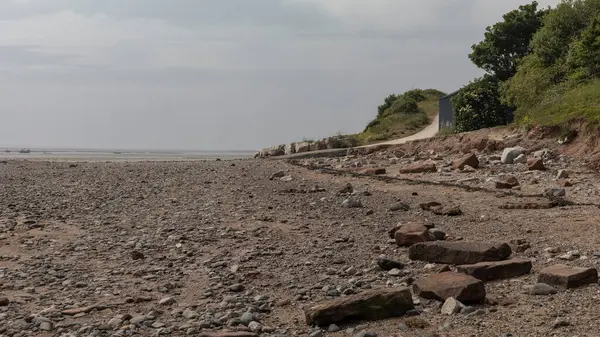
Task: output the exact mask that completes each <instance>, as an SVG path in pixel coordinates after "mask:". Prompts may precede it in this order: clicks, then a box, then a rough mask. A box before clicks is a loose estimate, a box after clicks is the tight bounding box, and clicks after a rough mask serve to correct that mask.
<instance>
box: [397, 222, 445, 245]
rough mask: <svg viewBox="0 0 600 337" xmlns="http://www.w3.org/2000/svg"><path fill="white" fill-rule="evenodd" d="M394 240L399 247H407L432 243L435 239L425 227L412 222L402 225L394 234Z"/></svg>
mask: <svg viewBox="0 0 600 337" xmlns="http://www.w3.org/2000/svg"><path fill="white" fill-rule="evenodd" d="M394 239H395V240H396V243H397V244H398V245H399V246H403V247H409V246H412V245H414V244H415V243H418V242H427V241H434V240H435V237H434V236H433V235H431V233H429V228H427V227H426V226H425V225H423V224H420V223H415V222H412V223H407V224H405V225H402V227H400V228H399V229H398V230H397V231H396V232H395V233H394Z"/></svg>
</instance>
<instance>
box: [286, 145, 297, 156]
mask: <svg viewBox="0 0 600 337" xmlns="http://www.w3.org/2000/svg"><path fill="white" fill-rule="evenodd" d="M284 151H285V154H286V155H290V154H294V153H296V143H290V144H286V145H285V150H284Z"/></svg>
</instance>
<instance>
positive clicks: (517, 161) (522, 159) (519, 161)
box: [513, 154, 527, 164]
mask: <svg viewBox="0 0 600 337" xmlns="http://www.w3.org/2000/svg"><path fill="white" fill-rule="evenodd" d="M526 163H527V157H526V156H525V155H524V154H520V155H518V156H517V158H515V159H514V160H513V164H526Z"/></svg>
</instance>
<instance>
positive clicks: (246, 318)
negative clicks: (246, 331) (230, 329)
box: [240, 312, 255, 326]
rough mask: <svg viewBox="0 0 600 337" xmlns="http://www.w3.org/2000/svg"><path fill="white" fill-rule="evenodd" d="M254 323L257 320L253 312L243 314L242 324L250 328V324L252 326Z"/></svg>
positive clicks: (241, 317)
mask: <svg viewBox="0 0 600 337" xmlns="http://www.w3.org/2000/svg"><path fill="white" fill-rule="evenodd" d="M252 321H255V318H254V314H253V313H251V312H245V313H243V314H242V316H240V322H242V324H244V325H246V326H248V324H250V322H252Z"/></svg>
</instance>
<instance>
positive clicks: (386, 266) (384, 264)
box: [377, 258, 404, 271]
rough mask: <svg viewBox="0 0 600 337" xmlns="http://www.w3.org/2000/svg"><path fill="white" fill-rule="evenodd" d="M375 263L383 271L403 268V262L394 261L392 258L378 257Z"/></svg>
mask: <svg viewBox="0 0 600 337" xmlns="http://www.w3.org/2000/svg"><path fill="white" fill-rule="evenodd" d="M377 265H378V266H379V268H381V269H383V270H385V271H389V270H392V269H403V268H404V264H403V263H401V262H398V261H394V260H390V259H386V258H378V259H377Z"/></svg>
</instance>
